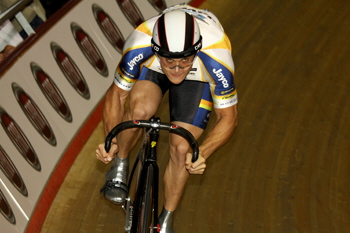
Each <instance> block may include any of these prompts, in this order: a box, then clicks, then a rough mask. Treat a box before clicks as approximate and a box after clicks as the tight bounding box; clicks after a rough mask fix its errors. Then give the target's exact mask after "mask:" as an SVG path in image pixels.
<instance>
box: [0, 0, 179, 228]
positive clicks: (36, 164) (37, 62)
mask: <svg viewBox="0 0 350 233" xmlns="http://www.w3.org/2000/svg"><path fill="white" fill-rule="evenodd" d="M71 2H72V3H70V7H71V8H70V9H69V10H68V11H66V13H65V14H61V15H60V19H59V20H58V21H57V22H55V24H54V26H50V27H49V26H45V25H43V27H42V29H41V31H42V32H41V33H39V32H38V35H35V36H31V37H29V39H28V40H27V41H25V42H24V43H22V44H21V45H20V46H19V47H20V48H18V50H17V51H20V52H14V54H13V55H12V58H11V59H10V60H9V61H8V62H5V63H4V64H6V67H5V68H4V64H1V66H0V68H2V69H1V71H0V72H1V79H0V122H1V127H0V138H1V140H0V170H1V172H0V213H1V214H0V225H1V230H2V231H4V232H25V231H27V232H40V229H41V226H42V222H43V221H44V218H45V216H46V214H47V211H48V209H49V207H50V204H51V203H52V200H53V199H54V196H55V194H56V192H57V190H58V188H59V186H60V184H61V183H62V181H63V179H64V177H65V175H66V174H67V172H68V171H69V168H70V166H71V165H72V163H73V162H74V159H75V157H76V156H77V154H78V153H79V150H80V149H81V147H82V146H83V145H84V143H85V142H86V140H87V139H88V137H89V136H90V134H91V133H92V131H93V129H94V128H95V127H96V125H97V123H98V122H99V121H100V120H101V109H102V102H101V100H102V99H103V96H104V94H105V92H106V90H107V88H108V87H109V86H110V85H111V83H112V80H113V75H114V70H115V67H116V64H117V63H118V61H119V59H120V57H121V54H120V53H121V50H122V46H123V43H124V40H125V39H124V38H126V37H127V36H128V34H129V33H130V32H131V31H132V30H133V28H134V27H135V26H136V25H137V24H138V23H139V22H141V21H142V20H143V19H146V18H149V17H151V16H153V15H156V14H157V13H158V12H159V10H161V9H163V8H164V7H166V6H170V5H174V4H178V3H181V2H183V1H177V0H172V1H163V0H149V1H147V0H138V1H135V2H134V1H132V0H104V1H93V0H84V1H73V0H71ZM39 31H40V30H39ZM77 135H79V137H77Z"/></svg>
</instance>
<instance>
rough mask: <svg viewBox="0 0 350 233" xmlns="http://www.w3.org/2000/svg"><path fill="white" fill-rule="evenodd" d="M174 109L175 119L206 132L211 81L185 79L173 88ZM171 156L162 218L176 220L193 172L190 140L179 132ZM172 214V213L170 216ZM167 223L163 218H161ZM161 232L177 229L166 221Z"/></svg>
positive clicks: (194, 130) (196, 133)
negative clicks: (188, 157)
mask: <svg viewBox="0 0 350 233" xmlns="http://www.w3.org/2000/svg"><path fill="white" fill-rule="evenodd" d="M169 96H170V111H171V119H172V123H175V124H177V125H180V126H182V127H184V128H186V129H187V130H189V131H190V132H191V133H192V134H193V136H194V137H195V138H196V139H198V138H199V137H200V135H201V134H202V133H203V131H204V129H205V127H206V124H207V122H208V119H209V115H210V112H211V105H212V99H211V95H210V89H209V85H208V83H202V82H195V81H184V82H183V83H182V84H181V85H176V86H172V87H171V89H170V94H169ZM169 140H170V159H169V162H168V165H167V167H166V170H165V174H164V187H165V201H164V208H165V210H163V212H162V213H163V214H164V215H165V216H162V215H161V216H160V220H161V221H163V220H162V219H167V221H172V219H171V215H172V212H173V211H175V209H176V207H177V205H178V203H179V200H180V198H181V196H182V193H183V190H184V187H185V184H186V181H187V179H188V177H189V173H188V171H187V170H186V168H185V162H186V153H187V152H188V151H189V145H188V142H187V141H186V140H185V139H184V138H182V137H180V136H178V135H174V134H171V135H170V139H169ZM169 216H170V217H169ZM160 223H161V224H163V222H160ZM164 225H166V229H165V227H163V226H162V230H161V233H168V232H173V231H172V228H171V225H170V224H167V223H166V222H164Z"/></svg>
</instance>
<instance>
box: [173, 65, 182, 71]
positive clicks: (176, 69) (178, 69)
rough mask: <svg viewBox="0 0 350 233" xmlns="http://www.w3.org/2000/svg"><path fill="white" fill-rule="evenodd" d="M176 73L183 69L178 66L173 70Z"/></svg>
mask: <svg viewBox="0 0 350 233" xmlns="http://www.w3.org/2000/svg"><path fill="white" fill-rule="evenodd" d="M173 70H174V71H175V72H176V73H178V72H180V71H181V70H182V69H181V68H180V66H178V65H176V66H175V67H174V69H173Z"/></svg>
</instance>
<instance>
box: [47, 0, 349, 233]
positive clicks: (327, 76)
mask: <svg viewBox="0 0 350 233" xmlns="http://www.w3.org/2000/svg"><path fill="white" fill-rule="evenodd" d="M201 7H202V8H208V9H210V10H211V11H212V12H214V13H215V14H216V15H217V16H218V18H219V19H220V20H221V23H222V25H223V27H224V28H225V30H226V33H227V34H228V36H229V38H230V39H231V42H232V53H233V58H234V61H235V66H236V73H235V82H236V85H237V90H238V94H239V117H240V120H239V126H238V128H237V130H236V132H235V134H234V136H233V137H232V139H231V140H230V141H229V142H228V143H227V145H226V146H224V147H223V148H222V149H220V150H219V151H218V152H217V153H216V154H215V155H213V156H212V157H211V158H210V159H209V160H208V162H207V163H208V168H207V171H206V173H205V174H204V175H202V176H192V177H191V178H190V180H189V182H188V185H187V188H186V191H185V194H184V197H183V199H182V201H181V203H180V206H179V208H178V210H177V212H176V215H175V223H174V229H175V231H176V232H177V233H212V232H224V233H262V232H264V233H265V232H266V233H323V232H324V233H345V232H350V203H349V202H350V197H349V196H350V194H349V192H350V189H349V185H350V183H349V181H350V169H349V167H350V133H349V132H350V121H349V115H350V98H349V92H350V79H349V74H350V65H349V64H350V43H349V37H350V18H349V15H350V1H343V0H310V1H301V0H291V1H281V0H266V1H258V0H249V1H246V0H219V1H217V0H215V1H214V0H207V1H205V2H204V3H203V4H202V5H201ZM161 109H162V110H160V111H159V113H158V115H159V116H160V117H161V118H162V119H163V120H166V119H168V118H167V116H168V115H167V105H166V101H164V103H162V106H161ZM210 126H212V121H211V124H210ZM102 141H103V133H102V128H101V123H100V124H98V126H97V128H96V129H95V130H94V132H93V134H92V135H91V137H90V139H89V140H88V142H87V143H86V144H85V146H84V147H83V149H82V151H81V152H80V154H79V156H78V157H77V159H76V161H75V162H74V164H73V166H72V168H71V170H70V172H69V173H68V175H67V177H66V179H65V181H64V183H63V185H62V186H61V188H60V190H59V192H58V193H57V196H56V198H55V200H54V202H53V204H52V205H51V209H50V211H49V213H48V215H47V218H46V220H45V223H44V225H43V227H42V231H41V232H43V233H46V232H48V233H55V232H123V230H122V229H123V225H124V213H123V211H122V210H121V208H120V207H119V206H115V205H113V204H110V203H109V202H107V201H105V200H104V198H103V196H102V195H101V194H100V193H99V189H100V188H101V186H102V185H103V183H104V180H103V175H104V172H105V171H106V170H107V169H108V167H107V166H105V165H104V164H102V163H101V162H98V161H97V160H95V153H94V151H95V149H96V145H97V144H98V143H100V142H102ZM161 142H162V143H163V145H164V152H163V151H161V152H160V155H159V163H160V166H161V168H162V169H163V168H164V164H165V163H166V160H167V153H166V151H167V148H168V147H167V146H166V143H167V138H166V135H165V136H163V137H162V138H161Z"/></svg>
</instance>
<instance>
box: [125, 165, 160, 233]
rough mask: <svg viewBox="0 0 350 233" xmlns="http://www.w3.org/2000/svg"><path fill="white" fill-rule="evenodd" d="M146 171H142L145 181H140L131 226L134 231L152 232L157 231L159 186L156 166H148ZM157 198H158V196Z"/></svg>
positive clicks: (141, 232)
mask: <svg viewBox="0 0 350 233" xmlns="http://www.w3.org/2000/svg"><path fill="white" fill-rule="evenodd" d="M146 169H147V170H146V173H142V175H144V174H145V176H143V182H140V184H139V187H138V194H137V197H136V200H135V205H134V207H135V211H134V216H133V221H132V226H131V232H132V233H152V232H154V233H155V232H157V229H156V228H155V226H156V225H157V220H156V219H157V208H158V205H157V200H155V197H157V192H158V187H157V182H155V179H157V178H158V177H157V172H156V171H155V169H156V168H155V167H153V166H147V168H146ZM156 199H157V198H156Z"/></svg>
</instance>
